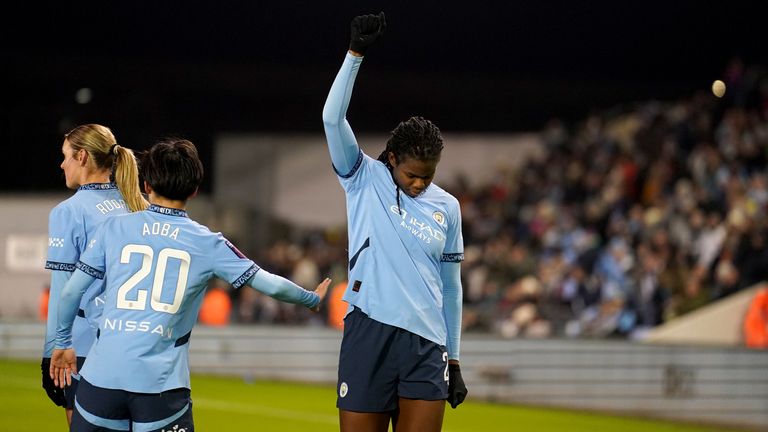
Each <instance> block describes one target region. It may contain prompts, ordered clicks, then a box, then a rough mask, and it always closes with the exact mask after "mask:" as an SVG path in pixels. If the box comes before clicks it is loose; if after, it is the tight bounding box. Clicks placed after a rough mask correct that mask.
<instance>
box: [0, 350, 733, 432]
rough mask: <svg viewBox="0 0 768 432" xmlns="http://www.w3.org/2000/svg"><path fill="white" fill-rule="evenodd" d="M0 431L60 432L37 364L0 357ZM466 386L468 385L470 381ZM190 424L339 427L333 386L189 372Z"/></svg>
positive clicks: (492, 411)
mask: <svg viewBox="0 0 768 432" xmlns="http://www.w3.org/2000/svg"><path fill="white" fill-rule="evenodd" d="M0 368H1V369H0V371H1V372H0V431H2V432H25V431H30V432H32V431H34V432H39V431H56V430H62V431H63V430H66V426H65V420H64V410H63V409H61V408H59V407H56V406H54V405H53V404H52V403H51V402H50V401H49V400H48V398H47V397H46V395H45V392H44V391H43V389H42V388H41V387H40V370H39V369H40V367H39V364H38V363H36V362H25V361H13V360H4V359H0ZM470 391H471V383H470ZM192 400H193V402H194V417H195V429H196V430H199V431H213V432H218V431H236V430H237V431H239V430H242V431H259V432H273V431H274V432H286V431H288V432H290V431H308V430H311V431H313V432H324V431H327V432H334V431H338V430H339V423H338V413H337V410H336V407H335V403H336V395H335V389H334V388H333V386H316V385H302V384H292V383H283V382H264V381H256V382H245V381H243V380H242V379H240V378H222V377H212V376H200V375H193V376H192ZM443 430H444V431H446V432H479V431H483V432H496V431H499V432H501V431H504V432H508V431H513V430H514V431H534V432H550V431H552V432H608V431H611V432H613V431H617V432H619V431H620V432H649V431H653V432H716V431H720V432H724V431H734V430H737V429H727V428H716V427H704V426H696V425H687V424H679V423H670V422H663V421H654V420H645V419H637V418H627V417H617V416H605V415H599V414H594V413H582V412H575V411H566V410H552V409H543V408H530V407H520V406H509V405H498V404H489V403H480V402H471V401H469V402H465V403H464V404H462V405H461V406H460V407H459V408H457V409H456V410H453V409H451V408H450V407H448V408H447V409H446V415H445V421H444V422H443Z"/></svg>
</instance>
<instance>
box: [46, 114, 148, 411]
mask: <svg viewBox="0 0 768 432" xmlns="http://www.w3.org/2000/svg"><path fill="white" fill-rule="evenodd" d="M61 152H62V154H63V159H64V160H63V161H62V162H61V169H62V170H63V171H64V179H65V182H66V185H67V187H68V188H70V189H75V190H76V192H75V194H74V195H72V196H71V197H69V198H68V199H66V200H65V201H63V202H61V203H59V204H58V205H57V206H56V207H54V208H53V210H51V213H50V215H49V218H48V258H47V261H46V262H45V268H46V269H49V270H51V283H50V294H49V299H48V307H47V314H48V316H47V325H46V331H45V343H44V347H43V360H42V363H41V369H42V377H43V388H44V389H45V391H46V393H47V394H48V397H50V398H51V400H52V401H53V403H55V404H56V405H59V406H62V407H64V409H65V412H66V416H67V423H69V422H70V421H71V418H72V409H73V407H74V403H75V391H76V390H77V384H78V379H77V378H75V379H74V380H73V381H71V385H70V386H67V387H64V389H63V390H61V389H59V388H57V387H56V386H54V384H53V381H51V378H50V375H49V369H50V362H51V353H52V351H53V346H54V339H55V336H56V322H57V320H58V316H57V311H58V307H59V298H60V296H61V291H62V289H63V288H64V284H65V283H66V282H67V280H69V278H70V277H71V276H72V274H73V272H74V271H75V266H76V264H77V263H78V260H79V259H80V255H81V254H83V253H84V252H85V249H86V246H87V245H88V244H89V242H90V241H91V237H92V236H93V234H94V233H95V231H96V229H97V228H98V227H99V225H100V224H101V223H102V222H103V221H104V220H106V219H107V218H109V217H111V216H114V215H121V214H125V213H127V212H129V211H137V210H143V209H144V208H146V206H147V202H146V200H145V199H144V197H143V196H142V195H141V191H140V189H139V176H138V167H137V165H136V159H135V158H134V156H133V152H132V151H131V150H130V149H128V148H126V147H123V146H121V145H119V144H117V140H116V139H115V136H114V135H113V134H112V131H111V130H110V129H109V128H108V127H106V126H102V125H98V124H84V125H80V126H77V127H75V128H74V129H72V130H71V131H69V132H68V133H66V134H65V135H64V142H63V144H62V146H61ZM102 290H103V283H102V281H101V280H95V281H93V283H92V284H91V285H90V286H89V287H88V289H87V291H86V292H85V294H84V295H83V296H82V300H81V303H80V305H79V307H78V309H77V310H76V312H77V317H76V318H75V323H74V328H73V330H72V338H73V343H74V346H75V348H76V349H77V353H78V356H79V357H78V359H77V361H78V363H79V365H82V364H83V362H84V361H85V356H86V355H87V354H88V351H89V349H90V348H91V345H92V344H93V341H94V340H95V339H96V331H97V330H96V329H97V327H98V316H99V315H100V313H101V307H102V306H101V298H100V297H99V294H100V292H101V291H102Z"/></svg>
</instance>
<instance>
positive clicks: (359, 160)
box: [333, 150, 363, 179]
mask: <svg viewBox="0 0 768 432" xmlns="http://www.w3.org/2000/svg"><path fill="white" fill-rule="evenodd" d="M362 164H363V151H362V150H359V151H358V153H357V160H356V161H355V166H353V167H352V169H351V170H349V172H348V173H347V174H341V173H340V172H339V170H337V169H336V167H333V170H334V171H335V172H336V175H337V176H339V177H341V178H345V179H346V178H350V177H352V176H353V175H355V173H356V172H357V170H358V169H360V165H362Z"/></svg>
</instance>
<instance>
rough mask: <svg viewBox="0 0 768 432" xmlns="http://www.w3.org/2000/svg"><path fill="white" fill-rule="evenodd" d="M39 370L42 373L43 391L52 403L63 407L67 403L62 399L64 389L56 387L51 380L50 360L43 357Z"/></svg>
mask: <svg viewBox="0 0 768 432" xmlns="http://www.w3.org/2000/svg"><path fill="white" fill-rule="evenodd" d="M40 369H41V370H42V372H43V390H45V392H46V393H47V394H48V397H49V398H50V399H51V400H52V401H53V403H55V404H56V405H58V406H61V407H63V406H64V405H65V404H66V403H67V401H66V399H64V389H62V388H59V387H56V385H55V384H54V383H53V380H52V379H51V359H50V358H46V357H43V361H42V362H41V363H40Z"/></svg>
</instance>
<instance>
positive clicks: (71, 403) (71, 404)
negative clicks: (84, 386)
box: [64, 357, 85, 409]
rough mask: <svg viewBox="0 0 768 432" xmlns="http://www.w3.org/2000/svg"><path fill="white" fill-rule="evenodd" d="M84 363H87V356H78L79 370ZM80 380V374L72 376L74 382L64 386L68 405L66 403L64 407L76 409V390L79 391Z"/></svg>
mask: <svg viewBox="0 0 768 432" xmlns="http://www.w3.org/2000/svg"><path fill="white" fill-rule="evenodd" d="M83 364H85V357H78V358H77V370H78V371H79V370H81V369H82V368H83ZM79 382H80V375H78V376H77V377H72V384H70V385H68V386H66V387H64V400H65V401H66V405H64V408H67V409H74V408H75V392H77V384H78V383H79Z"/></svg>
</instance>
